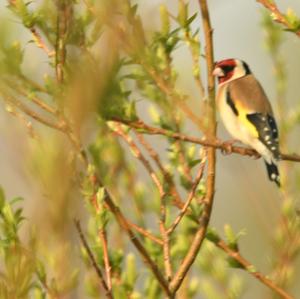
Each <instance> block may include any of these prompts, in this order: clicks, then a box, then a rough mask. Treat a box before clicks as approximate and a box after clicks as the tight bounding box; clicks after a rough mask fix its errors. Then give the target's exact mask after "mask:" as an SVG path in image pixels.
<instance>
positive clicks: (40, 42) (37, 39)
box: [30, 27, 55, 57]
mask: <svg viewBox="0 0 300 299" xmlns="http://www.w3.org/2000/svg"><path fill="white" fill-rule="evenodd" d="M30 31H31V33H32V35H33V40H34V42H35V44H36V45H37V46H38V47H39V48H40V49H42V50H44V51H45V52H46V54H47V55H48V57H53V56H55V51H54V50H52V51H51V50H50V49H49V48H48V47H47V45H46V44H45V42H44V41H43V39H42V37H41V35H40V34H39V33H38V32H37V30H36V28H35V27H31V28H30Z"/></svg>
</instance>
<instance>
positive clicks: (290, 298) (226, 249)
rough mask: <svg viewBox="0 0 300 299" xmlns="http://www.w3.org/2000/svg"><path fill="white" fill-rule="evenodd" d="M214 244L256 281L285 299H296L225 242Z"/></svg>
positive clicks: (220, 241)
mask: <svg viewBox="0 0 300 299" xmlns="http://www.w3.org/2000/svg"><path fill="white" fill-rule="evenodd" d="M214 244H215V245H216V246H217V247H219V248H220V249H222V250H223V251H224V252H226V253H227V254H228V255H229V256H230V257H231V258H233V259H234V260H235V261H237V262H238V263H239V264H240V265H241V267H242V268H243V269H244V270H246V271H247V272H248V273H249V274H250V275H252V276H254V277H255V278H256V279H258V280H259V281H261V282H262V283H263V284H264V285H266V286H267V287H269V288H270V289H272V290H273V291H274V292H276V293H277V294H278V295H280V296H281V297H282V298H284V299H295V298H294V297H293V296H291V295H289V294H288V293H287V292H286V291H285V290H283V289H282V288H280V287H279V286H277V285H276V284H275V283H274V282H273V281H272V280H271V279H269V278H267V277H266V276H264V275H263V274H262V273H261V272H259V271H257V270H255V267H254V266H253V265H252V264H251V263H250V262H249V261H247V260H246V259H245V258H244V257H242V256H241V255H240V253H239V252H238V251H235V250H232V249H231V248H230V247H229V246H228V245H227V244H226V243H225V242H224V241H223V240H219V241H218V242H216V243H215V242H214Z"/></svg>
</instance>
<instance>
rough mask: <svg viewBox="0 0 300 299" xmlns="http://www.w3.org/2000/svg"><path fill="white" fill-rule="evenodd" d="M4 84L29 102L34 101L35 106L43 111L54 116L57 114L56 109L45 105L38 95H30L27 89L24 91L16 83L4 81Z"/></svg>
mask: <svg viewBox="0 0 300 299" xmlns="http://www.w3.org/2000/svg"><path fill="white" fill-rule="evenodd" d="M4 82H5V84H6V85H7V86H9V87H10V88H11V89H12V91H17V92H18V93H19V94H20V95H22V96H24V97H26V98H27V99H28V100H30V101H32V102H33V103H34V104H36V105H37V106H38V107H40V108H41V109H43V110H45V111H47V112H49V113H51V114H53V115H55V114H56V112H57V110H56V108H54V107H51V106H50V105H48V104H47V103H45V102H44V101H43V100H42V99H40V98H39V97H37V96H36V95H34V96H32V95H30V94H29V93H28V91H26V90H25V89H22V87H21V86H19V85H18V84H16V82H12V81H10V80H4Z"/></svg>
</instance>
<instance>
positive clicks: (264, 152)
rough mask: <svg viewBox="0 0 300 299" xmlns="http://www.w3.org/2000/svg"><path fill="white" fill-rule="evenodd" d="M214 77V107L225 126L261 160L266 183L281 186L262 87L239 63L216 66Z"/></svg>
mask: <svg viewBox="0 0 300 299" xmlns="http://www.w3.org/2000/svg"><path fill="white" fill-rule="evenodd" d="M213 75H214V76H216V77H217V79H218V82H219V86H218V93H217V97H216V103H217V107H218V110H219V112H220V115H221V119H222V121H223V123H224V126H225V127H226V129H227V130H228V132H229V133H230V134H231V135H232V136H233V137H234V138H235V139H237V140H239V141H241V142H242V143H244V144H246V145H248V146H250V147H252V148H253V149H255V150H256V151H257V152H258V153H259V154H260V155H261V156H262V157H263V159H264V161H265V164H266V167H267V171H268V176H269V179H270V180H271V181H274V182H275V183H276V184H277V185H278V186H280V177H279V171H278V168H277V165H276V162H277V161H278V160H279V159H280V152H279V143H278V130H277V125H276V121H275V119H274V116H273V112H272V107H271V104H270V102H269V100H268V98H267V96H266V94H265V92H264V90H263V88H262V86H261V85H260V83H259V82H258V81H257V79H256V78H255V77H254V76H253V74H252V72H251V70H250V68H249V66H248V65H247V64H246V63H245V62H244V61H242V60H239V59H225V60H222V61H219V62H217V63H216V64H215V68H214V71H213Z"/></svg>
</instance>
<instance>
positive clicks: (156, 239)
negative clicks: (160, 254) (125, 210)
mask: <svg viewBox="0 0 300 299" xmlns="http://www.w3.org/2000/svg"><path fill="white" fill-rule="evenodd" d="M127 222H128V224H129V226H131V227H132V228H133V229H134V230H136V231H137V232H139V233H140V234H142V235H143V236H145V237H146V238H148V239H150V240H152V241H154V242H155V243H157V244H159V245H163V241H162V240H161V239H160V238H157V237H155V236H154V235H153V234H151V233H150V232H149V231H147V230H145V229H144V228H142V227H140V226H139V225H137V224H135V223H133V222H131V221H130V220H128V219H127Z"/></svg>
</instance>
